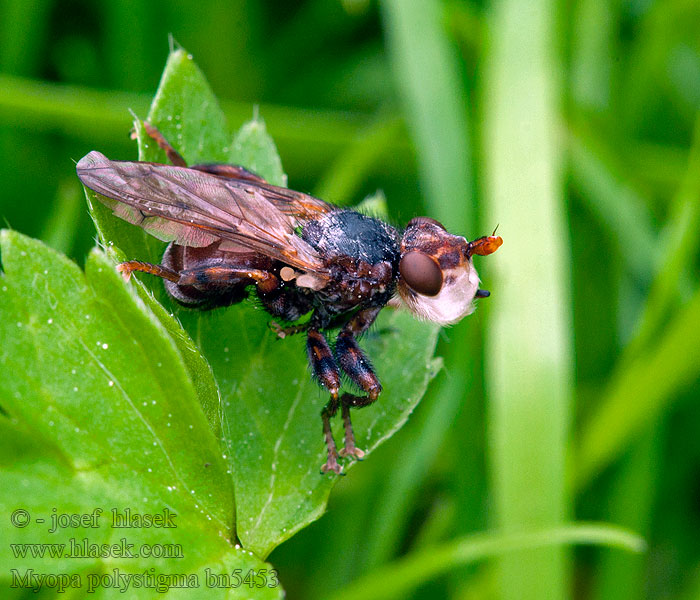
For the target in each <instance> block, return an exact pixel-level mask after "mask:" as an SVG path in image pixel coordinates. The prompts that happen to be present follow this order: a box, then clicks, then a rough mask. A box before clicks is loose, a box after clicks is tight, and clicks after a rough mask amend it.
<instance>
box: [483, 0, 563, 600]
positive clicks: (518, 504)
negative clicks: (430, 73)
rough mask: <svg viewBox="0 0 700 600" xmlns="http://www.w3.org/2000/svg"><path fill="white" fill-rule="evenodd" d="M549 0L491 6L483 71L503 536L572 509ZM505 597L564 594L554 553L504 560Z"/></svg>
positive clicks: (494, 427) (491, 366) (492, 370)
mask: <svg viewBox="0 0 700 600" xmlns="http://www.w3.org/2000/svg"><path fill="white" fill-rule="evenodd" d="M555 13H556V4H555V3H554V2H547V1H546V0H539V1H536V2H531V3H527V4H524V3H522V2H519V1H517V0H503V1H500V2H496V3H495V4H494V5H493V9H492V14H491V21H490V24H491V40H492V44H491V47H490V52H489V55H488V58H487V63H486V67H485V76H486V83H485V85H484V89H483V93H482V97H483V98H484V106H485V130H484V136H483V137H484V140H485V144H486V145H485V152H486V161H487V175H486V183H487V189H488V201H489V207H488V210H489V215H490V216H491V218H493V219H494V220H495V221H496V222H500V223H501V229H500V230H499V231H500V232H502V235H503V238H504V240H505V245H504V248H503V249H502V251H501V252H500V253H499V254H498V255H496V257H495V258H494V259H493V264H494V265H496V266H497V267H498V272H499V275H500V277H499V279H500V281H501V282H502V284H501V285H500V286H497V287H500V289H499V293H498V294H496V295H495V297H494V298H493V301H494V303H493V305H492V310H493V317H492V327H491V334H490V335H489V336H488V338H487V389H489V390H490V394H491V403H492V405H491V408H490V434H489V435H490V438H491V447H492V453H493V454H492V461H491V468H492V480H493V485H494V488H495V489H494V494H495V508H496V514H497V517H496V523H497V526H498V527H499V528H500V529H501V530H503V531H505V532H508V531H513V530H517V529H522V528H527V527H537V526H540V527H556V526H557V525H559V524H561V522H562V521H563V520H564V519H565V517H566V514H567V513H568V512H569V508H568V505H567V501H566V498H565V484H564V463H565V446H566V437H567V431H568V425H569V420H570V412H571V408H570V398H571V393H572V389H571V374H572V356H571V348H572V334H571V330H572V326H571V323H570V315H569V314H568V307H569V306H570V298H569V295H570V290H569V287H570V286H569V277H568V275H567V273H568V271H569V266H568V263H569V257H568V240H567V236H566V233H565V227H566V226H565V218H566V217H565V214H564V203H563V199H562V185H561V166H560V160H559V156H560V155H561V150H560V148H559V145H558V144H557V141H556V133H557V128H558V123H559V111H558V102H559V81H558V80H557V77H556V73H557V68H556V67H557V59H558V57H557V56H556V54H555V50H554V49H555V48H556V44H555V43H554V33H555ZM498 567H499V569H498V579H499V585H500V589H501V594H502V597H503V598H520V599H528V598H533V599H540V598H550V599H556V598H563V597H565V596H566V595H567V594H566V589H567V584H566V579H567V573H566V571H567V569H566V562H565V552H564V550H563V549H562V548H555V547H548V548H540V549H537V550H529V551H527V552H514V553H513V554H510V555H508V556H506V557H502V558H501V559H500V561H499V565H498Z"/></svg>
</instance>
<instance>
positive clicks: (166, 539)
mask: <svg viewBox="0 0 700 600" xmlns="http://www.w3.org/2000/svg"><path fill="white" fill-rule="evenodd" d="M0 250H1V252H2V264H3V269H4V275H3V276H2V277H1V278H0V283H1V286H0V294H1V295H2V301H1V302H0V333H1V335H2V339H3V349H2V353H1V354H0V365H2V372H3V374H4V375H3V377H2V378H1V379H0V398H2V399H3V405H2V408H3V411H4V412H3V416H2V417H1V420H0V427H1V428H2V435H1V436H0V439H2V445H1V447H0V456H2V465H3V468H2V470H0V487H1V488H2V489H3V490H4V492H3V494H0V508H1V510H2V512H3V514H5V515H8V516H9V515H10V513H12V512H13V511H15V510H16V509H18V508H19V509H22V510H25V511H27V512H28V514H29V515H30V517H31V519H32V520H33V523H30V524H29V526H27V527H26V528H20V527H14V528H12V529H11V530H10V531H9V532H7V534H6V535H4V536H3V539H4V540H5V544H4V545H3V548H2V550H0V562H1V563H2V572H3V579H4V580H5V581H7V579H8V578H9V577H10V573H11V569H17V570H18V571H19V573H20V576H24V575H25V573H26V570H27V569H33V570H34V571H35V572H37V573H56V572H63V573H78V574H82V577H83V580H82V585H81V586H80V587H82V589H86V588H87V585H88V579H87V578H88V574H90V573H92V574H98V575H99V574H101V573H111V572H112V569H118V570H119V571H122V572H125V573H140V572H141V573H142V572H146V571H148V570H149V569H151V568H152V567H154V568H155V570H156V573H158V574H161V573H162V574H171V573H188V574H190V573H191V574H197V575H198V577H199V578H200V580H201V581H204V571H205V569H206V568H209V569H211V570H212V571H213V572H215V573H217V574H218V573H225V572H227V571H229V572H230V571H231V570H233V569H242V570H243V572H247V571H249V570H251V569H261V568H269V567H266V566H265V565H264V564H263V563H262V562H260V561H259V560H258V559H256V558H255V557H253V556H251V555H250V554H249V553H248V552H246V551H244V550H242V549H239V548H234V547H233V546H232V545H231V544H230V543H229V541H228V540H229V539H231V536H232V534H233V527H234V514H235V508H234V504H233V489H232V488H233V486H232V481H231V478H230V476H229V475H228V474H227V469H228V465H227V464H226V462H225V460H224V459H222V457H221V451H220V448H219V444H218V440H217V439H216V438H215V437H214V435H213V433H212V431H211V429H210V427H209V424H208V423H207V420H206V418H205V416H204V413H203V412H202V410H201V407H200V404H199V400H198V397H197V392H196V390H195V387H194V385H193V383H192V381H191V379H190V377H189V374H188V372H187V369H186V366H185V363H184V361H183V358H182V356H181V354H180V351H179V349H178V347H177V346H176V344H175V343H174V342H173V339H172V337H171V336H170V334H169V333H168V331H167V330H166V329H165V328H164V327H163V326H162V325H161V323H160V322H159V320H158V319H157V318H155V317H154V315H153V314H152V313H151V312H150V311H149V310H148V309H147V308H146V307H145V306H144V304H143V303H142V302H141V300H140V299H139V298H138V297H137V296H136V295H135V294H134V293H133V291H131V290H129V288H128V287H127V286H125V285H124V283H123V281H122V280H121V277H120V276H119V275H118V274H117V273H116V272H115V270H114V263H113V261H112V260H110V259H108V258H107V257H106V256H105V255H104V254H103V253H102V252H100V251H98V250H95V251H93V252H92V253H91V254H90V256H89V258H88V261H87V264H86V272H85V274H83V273H82V272H81V271H80V269H78V267H76V266H75V265H74V264H73V263H71V262H70V261H68V260H66V259H65V258H63V257H62V256H60V255H59V254H57V253H56V252H54V251H52V250H50V249H48V248H46V247H45V246H44V245H43V244H41V243H40V242H37V241H34V240H31V239H29V238H26V237H24V236H22V235H20V234H18V233H15V232H11V231H7V230H4V231H3V232H2V234H1V236H0ZM96 508H100V509H102V511H103V512H104V514H103V516H102V517H101V520H100V521H98V522H97V523H99V524H100V526H99V527H98V528H96V529H92V528H91V527H90V526H85V527H78V528H74V527H73V528H68V529H63V530H59V532H58V533H57V534H55V535H52V534H51V533H49V531H50V527H51V525H50V523H51V520H50V519H51V516H52V514H53V512H52V511H54V510H57V512H58V513H70V514H84V513H85V514H86V513H92V512H93V511H94V510H95V509H96ZM112 508H116V509H117V510H118V511H120V512H124V511H125V510H126V509H131V511H133V512H134V513H147V514H163V511H164V510H166V509H167V510H169V511H170V512H171V513H174V514H175V515H177V516H176V517H175V518H174V521H173V523H174V524H175V527H174V528H172V529H168V530H165V534H164V530H163V529H151V528H138V527H137V528H130V529H126V530H122V529H113V528H112V527H110V526H108V523H109V522H111V517H110V516H109V513H110V510H111V509H112ZM40 517H41V518H44V519H46V524H45V525H42V526H40V525H39V523H38V522H37V519H38V518H40ZM91 525H92V523H91ZM4 527H7V525H4ZM8 534H9V535H8ZM166 534H167V535H166ZM83 537H87V538H88V539H89V541H90V543H94V544H116V543H119V541H120V539H121V538H122V537H125V539H126V540H127V542H128V543H129V544H134V546H135V547H136V548H139V547H140V546H141V545H142V544H164V543H168V544H179V545H180V546H181V547H182V549H183V550H182V555H183V557H182V558H178V559H177V560H173V559H155V560H154V559H153V558H151V557H147V558H146V557H144V558H134V559H130V560H128V561H125V560H123V559H121V558H120V557H118V556H117V557H100V556H99V555H98V556H96V557H94V558H93V559H89V558H87V559H86V558H73V559H70V558H62V559H56V558H49V557H48V556H47V557H46V558H41V559H39V558H37V559H32V558H30V559H24V560H18V557H17V556H15V555H14V554H13V548H12V547H11V546H10V544H11V543H12V544H22V543H34V544H37V543H65V544H67V543H68V540H69V538H73V539H76V540H79V541H80V540H82V539H83ZM30 557H31V555H30ZM109 595H110V590H109V589H102V590H101V591H100V593H99V594H98V597H102V596H109ZM280 596H281V590H280V588H269V589H265V590H260V591H259V595H258V596H256V597H260V598H263V597H269V598H272V597H280ZM215 597H221V598H224V597H235V595H234V594H229V593H228V590H225V589H224V590H219V591H218V594H215Z"/></svg>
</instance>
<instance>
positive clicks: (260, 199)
mask: <svg viewBox="0 0 700 600" xmlns="http://www.w3.org/2000/svg"><path fill="white" fill-rule="evenodd" d="M77 173H78V177H79V178H80V180H81V181H82V182H83V184H84V185H85V186H86V187H88V188H90V189H92V190H94V191H95V192H97V193H98V194H100V195H101V197H100V200H101V201H102V202H103V203H104V204H106V205H107V206H109V207H110V208H111V209H112V211H113V212H114V214H115V215H117V216H118V217H120V218H122V219H124V220H125V221H128V222H129V223H133V224H134V225H138V226H140V227H142V228H143V229H144V230H145V231H147V232H148V233H150V234H151V235H153V236H155V237H157V238H158V239H160V240H163V241H167V242H175V243H177V244H180V245H183V246H194V247H201V246H208V245H210V244H212V243H214V242H216V241H221V240H223V243H222V244H221V246H220V249H222V250H230V251H234V252H235V251H239V252H240V251H241V250H242V249H247V250H253V251H256V252H260V253H262V254H265V255H266V256H270V257H271V258H274V259H277V260H280V261H282V262H285V263H287V264H289V265H291V266H293V267H296V268H298V269H300V270H303V271H306V272H311V273H314V274H316V275H319V276H321V277H322V278H324V277H325V275H326V269H325V266H324V263H323V260H322V259H321V257H320V256H319V255H318V253H317V252H316V251H315V250H314V249H313V248H312V247H311V246H310V245H309V244H307V243H306V242H305V241H304V240H302V239H301V238H300V237H299V236H297V235H296V234H295V232H294V228H295V227H296V226H298V225H299V221H298V219H299V218H301V216H302V214H308V212H309V211H310V209H304V210H305V211H306V213H304V212H303V211H302V210H301V209H295V208H293V207H292V205H291V203H290V202H285V198H287V197H288V198H290V201H291V198H292V197H294V195H299V196H302V197H304V195H303V194H299V192H294V193H293V194H292V195H285V193H284V192H282V191H280V190H284V189H285V188H276V187H275V186H270V185H269V184H268V185H256V184H255V183H253V182H250V181H245V180H240V181H239V180H234V179H231V178H225V177H218V176H216V175H211V174H208V173H204V172H201V171H198V170H195V169H188V168H184V167H174V166H169V165H161V164H156V163H146V162H122V161H111V160H109V159H107V158H106V157H105V156H104V155H102V154H100V153H99V152H95V151H93V152H90V153H89V154H88V155H87V156H85V157H84V158H83V159H81V161H80V162H79V163H78V165H77ZM268 196H271V197H268ZM308 198H311V197H310V196H309V197H308ZM312 200H316V199H312ZM318 202H322V201H320V200H319V201H318ZM323 204H326V203H323ZM285 205H286V206H287V209H288V210H287V211H286V212H283V211H282V210H281V209H280V207H283V206H285ZM326 206H330V205H326Z"/></svg>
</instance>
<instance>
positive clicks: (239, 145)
mask: <svg viewBox="0 0 700 600" xmlns="http://www.w3.org/2000/svg"><path fill="white" fill-rule="evenodd" d="M229 162H232V163H234V164H237V165H244V166H245V167H246V168H247V169H248V170H250V171H252V172H253V173H256V174H258V175H260V176H261V177H263V178H264V179H266V180H267V181H269V182H270V183H272V184H274V185H281V186H286V185H287V176H286V175H285V173H284V171H283V170H282V161H281V160H280V157H279V155H278V154H277V148H276V147H275V143H274V142H273V141H272V138H271V137H270V136H269V135H268V133H267V129H266V128H265V121H263V120H262V119H261V118H260V117H259V116H258V114H257V110H256V111H255V114H254V116H253V119H252V120H251V121H248V122H247V123H245V124H244V125H243V126H242V127H241V128H240V129H239V130H238V133H237V134H236V137H235V138H234V139H233V150H232V152H231V157H230V159H229Z"/></svg>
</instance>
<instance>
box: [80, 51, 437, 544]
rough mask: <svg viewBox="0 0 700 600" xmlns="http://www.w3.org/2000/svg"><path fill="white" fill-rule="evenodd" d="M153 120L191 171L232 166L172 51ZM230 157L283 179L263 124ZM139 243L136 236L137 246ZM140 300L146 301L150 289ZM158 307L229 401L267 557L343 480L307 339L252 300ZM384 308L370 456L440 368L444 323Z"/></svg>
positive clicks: (239, 476) (230, 451) (213, 121)
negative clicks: (327, 465) (272, 324)
mask: <svg viewBox="0 0 700 600" xmlns="http://www.w3.org/2000/svg"><path fill="white" fill-rule="evenodd" d="M205 113H206V114H205ZM148 119H149V121H150V122H151V123H152V124H154V125H155V126H156V127H158V128H159V129H160V131H161V132H162V133H163V134H164V136H165V138H166V139H168V140H169V141H171V143H173V145H174V146H175V148H176V149H177V150H178V151H180V152H181V153H182V154H183V156H184V157H185V159H186V160H187V161H188V164H192V163H194V162H212V161H217V160H219V161H221V160H224V159H225V158H226V157H224V154H226V152H225V151H224V149H225V148H228V147H227V146H225V142H223V141H222V140H221V138H220V135H221V132H223V131H225V124H224V123H223V118H222V117H221V112H220V110H219V109H218V105H217V104H216V101H215V99H214V98H213V96H212V94H211V91H210V89H209V88H208V86H207V85H206V81H205V80H204V77H203V76H202V75H201V73H200V72H199V71H198V70H196V67H194V65H193V63H192V62H191V60H190V59H189V58H188V57H187V55H186V54H185V53H184V52H183V51H176V52H174V53H173V54H172V55H171V57H170V59H169V60H168V66H167V67H166V72H165V74H164V76H163V80H162V81H161V86H160V89H159V91H158V93H157V94H156V98H155V100H154V102H153V105H152V107H151V110H150V113H149V117H148ZM137 131H138V132H139V143H140V153H139V156H140V158H141V159H143V160H149V161H163V160H165V157H164V155H163V153H162V151H161V150H160V149H159V148H157V147H156V146H155V145H154V144H153V143H152V140H150V139H149V138H147V137H144V136H143V131H142V130H141V128H140V127H138V126H137ZM227 160H229V161H239V162H241V161H246V162H245V163H244V165H243V166H245V167H247V168H250V169H251V170H253V171H256V172H258V173H259V174H260V175H262V176H264V177H266V178H268V179H269V180H270V181H272V182H274V183H278V184H279V183H283V182H284V181H286V177H285V175H284V173H283V171H282V168H281V162H280V159H279V156H278V154H277V151H276V149H275V145H274V143H273V142H272V140H271V139H270V137H269V136H268V134H267V132H266V130H265V127H264V124H263V122H262V120H261V119H260V118H257V117H256V118H255V119H254V120H253V121H251V122H249V123H247V124H245V125H243V127H242V128H241V129H240V131H239V132H238V134H237V135H236V136H235V139H234V141H233V142H232V144H231V145H230V150H229V151H228V158H227ZM93 204H94V203H93ZM93 216H94V218H95V221H96V223H97V226H98V231H99V232H100V236H101V239H102V241H103V243H104V244H106V245H112V244H113V245H115V246H120V247H122V242H121V239H120V238H118V237H112V236H113V235H114V236H116V235H118V234H121V230H122V228H121V226H120V227H119V228H117V227H116V226H114V223H113V222H114V221H115V220H116V218H115V217H113V216H112V215H111V214H109V211H95V212H94V213H93ZM132 229H135V230H136V232H134V231H132V232H130V233H128V236H127V240H128V242H129V244H130V246H131V247H132V248H134V249H136V248H137V245H138V244H140V245H141V251H143V252H144V253H145V256H147V257H150V256H151V255H150V254H149V248H148V243H150V242H147V241H144V240H143V237H144V235H145V234H143V232H141V231H140V230H138V229H137V228H135V227H132ZM134 239H136V240H140V241H139V242H138V244H136V243H134V241H133V240H134ZM128 258H129V259H139V260H141V259H142V258H143V256H142V255H139V254H134V255H128ZM149 260H155V261H159V258H155V259H152V258H149ZM139 278H140V276H137V277H135V278H133V279H132V281H133V280H135V279H139ZM142 281H143V284H145V286H147V287H148V289H149V290H151V291H152V292H153V293H154V294H155V295H157V296H158V297H160V298H163V295H162V283H161V282H160V281H158V280H157V279H156V278H153V277H148V276H143V278H142ZM136 285H137V286H138V287H139V288H142V284H140V283H137V284H136ZM142 294H145V296H146V297H147V296H148V294H146V292H145V291H144V290H143V289H142ZM163 302H164V304H165V305H166V306H167V307H168V310H169V311H173V312H174V313H175V314H176V316H177V318H178V319H179V320H180V322H181V323H182V325H183V326H184V327H185V329H186V330H187V331H188V332H189V333H190V335H191V336H192V338H193V339H194V340H196V342H197V345H198V347H199V348H200V350H201V352H202V354H203V355H204V356H205V357H206V359H207V361H208V363H209V364H210V365H211V368H212V370H213V372H214V375H215V377H216V381H217V383H218V387H219V391H220V394H221V399H222V402H223V421H222V426H223V431H222V434H223V439H224V444H225V448H226V451H225V452H226V456H227V457H228V460H229V462H230V469H231V470H232V472H233V479H234V488H235V497H236V514H237V524H238V525H237V527H238V528H237V534H238V537H239V539H240V540H241V542H242V544H243V546H244V547H245V548H247V549H249V550H252V551H254V552H255V553H256V554H258V555H259V556H262V557H264V556H267V554H268V553H269V552H270V551H271V550H272V549H273V548H274V547H275V546H277V545H278V544H280V543H281V542H282V541H284V540H285V539H287V538H289V537H290V536H291V535H293V533H294V532H296V531H298V530H299V529H301V528H302V527H304V526H306V525H307V524H309V523H310V522H311V521H313V520H314V519H316V518H318V517H319V516H320V515H321V514H322V513H323V511H324V509H325V505H326V502H327V499H328V494H329V492H330V489H331V488H332V486H333V484H334V482H335V480H336V478H335V477H333V476H330V475H321V474H320V466H321V465H322V464H323V462H324V461H325V446H324V443H323V438H322V433H321V419H320V411H321V409H322V407H323V406H324V404H325V403H326V401H327V394H326V393H325V392H324V391H323V390H322V389H321V388H320V387H319V386H317V385H316V384H314V383H313V382H312V381H311V378H310V376H309V372H308V371H309V370H308V363H307V359H306V351H305V342H304V338H303V336H295V337H291V338H287V339H284V340H278V339H276V337H275V335H274V334H273V333H272V332H271V331H270V329H269V327H268V321H269V320H270V317H269V315H267V313H265V312H264V311H263V310H262V309H261V308H260V307H258V306H256V305H255V304H254V303H253V302H244V303H241V304H239V305H236V306H233V307H230V308H226V309H220V310H216V311H210V312H207V313H203V312H200V311H192V310H187V309H182V308H179V307H177V306H175V305H174V304H173V303H172V301H171V300H170V299H167V298H164V299H163ZM384 312H386V313H387V314H383V315H381V316H380V319H379V320H378V323H377V326H376V328H375V330H374V331H373V332H372V333H370V334H369V335H367V337H366V342H363V345H364V346H365V348H366V350H367V352H368V354H369V356H370V357H371V358H372V360H373V361H374V363H375V365H376V366H377V371H378V375H379V377H380V379H381V381H382V384H383V386H384V392H383V394H382V396H381V397H380V399H379V401H378V402H377V403H376V404H375V405H374V406H372V407H368V408H366V409H363V410H361V411H356V412H355V413H354V416H353V421H354V424H355V432H356V436H357V439H358V442H359V444H361V446H362V447H363V448H365V449H366V450H368V451H370V452H371V451H372V450H373V449H374V448H376V447H377V446H378V445H379V444H380V443H381V442H382V441H384V440H385V439H387V438H388V437H390V436H391V435H392V434H393V433H394V432H395V431H396V430H398V428H399V427H401V425H402V424H403V423H404V422H405V421H406V419H407V418H408V415H409V414H410V412H411V411H412V410H413V408H414V407H415V406H416V404H417V402H418V401H419V400H420V398H421V396H422V395H423V393H424V391H425V388H426V386H427V384H428V382H429V381H430V379H431V378H432V377H433V376H434V374H435V372H436V371H437V369H438V368H439V365H440V363H439V361H437V360H435V359H434V358H433V353H434V348H435V342H436V336H437V331H438V328H437V327H435V326H433V325H429V324H426V323H419V322H416V321H414V320H413V319H411V318H410V317H409V316H408V315H407V314H402V313H397V312H394V311H393V310H387V311H384ZM338 421H339V419H338ZM335 426H336V428H335V430H334V431H335V435H336V438H337V439H338V440H341V439H342V433H341V428H340V423H339V422H338V423H335ZM347 466H348V467H349V466H350V465H347Z"/></svg>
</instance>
